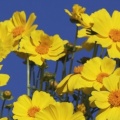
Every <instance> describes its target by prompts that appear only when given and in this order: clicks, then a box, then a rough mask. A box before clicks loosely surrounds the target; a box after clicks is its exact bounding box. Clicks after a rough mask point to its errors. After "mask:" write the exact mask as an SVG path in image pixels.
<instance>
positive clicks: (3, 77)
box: [0, 65, 10, 86]
mask: <svg viewBox="0 0 120 120" xmlns="http://www.w3.org/2000/svg"><path fill="white" fill-rule="evenodd" d="M1 69H2V65H0V70H1ZM9 78H10V76H9V75H7V74H0V86H4V85H6V84H7V82H8V80H9Z"/></svg>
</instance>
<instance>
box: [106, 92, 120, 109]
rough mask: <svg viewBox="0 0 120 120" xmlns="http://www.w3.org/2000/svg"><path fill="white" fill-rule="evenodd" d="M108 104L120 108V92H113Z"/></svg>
mask: <svg viewBox="0 0 120 120" xmlns="http://www.w3.org/2000/svg"><path fill="white" fill-rule="evenodd" d="M108 102H109V103H110V104H111V105H112V106H114V107H118V106H120V90H116V91H112V92H111V93H110V95H109V98H108Z"/></svg>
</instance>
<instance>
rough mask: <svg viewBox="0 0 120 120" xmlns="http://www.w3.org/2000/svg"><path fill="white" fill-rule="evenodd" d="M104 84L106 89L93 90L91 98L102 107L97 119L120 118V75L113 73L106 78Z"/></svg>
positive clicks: (117, 119) (118, 119)
mask: <svg viewBox="0 0 120 120" xmlns="http://www.w3.org/2000/svg"><path fill="white" fill-rule="evenodd" d="M103 85H104V86H105V88H106V90H104V91H93V92H92V96H91V97H90V98H89V100H90V102H91V104H92V103H93V102H94V104H95V105H96V106H97V107H98V108H99V109H100V111H99V112H98V114H97V116H96V120H120V117H119V116H120V77H119V76H116V75H111V76H109V77H107V78H105V79H104V81H103Z"/></svg>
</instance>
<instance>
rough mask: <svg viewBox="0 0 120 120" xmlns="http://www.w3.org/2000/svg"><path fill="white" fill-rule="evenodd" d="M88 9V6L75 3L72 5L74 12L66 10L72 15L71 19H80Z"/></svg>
mask: <svg viewBox="0 0 120 120" xmlns="http://www.w3.org/2000/svg"><path fill="white" fill-rule="evenodd" d="M85 10H86V8H84V7H82V6H80V5H78V4H74V5H73V7H72V12H70V11H69V10H67V9H65V12H66V13H67V14H68V15H69V16H70V18H71V19H73V20H79V19H80V18H81V16H80V15H81V14H82V13H84V12H85Z"/></svg>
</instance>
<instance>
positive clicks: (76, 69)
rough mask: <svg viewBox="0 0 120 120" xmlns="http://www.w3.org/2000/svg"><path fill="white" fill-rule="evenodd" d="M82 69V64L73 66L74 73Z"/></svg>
mask: <svg viewBox="0 0 120 120" xmlns="http://www.w3.org/2000/svg"><path fill="white" fill-rule="evenodd" d="M82 70H83V65H80V66H77V67H74V73H75V74H79V73H81V71H82Z"/></svg>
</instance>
